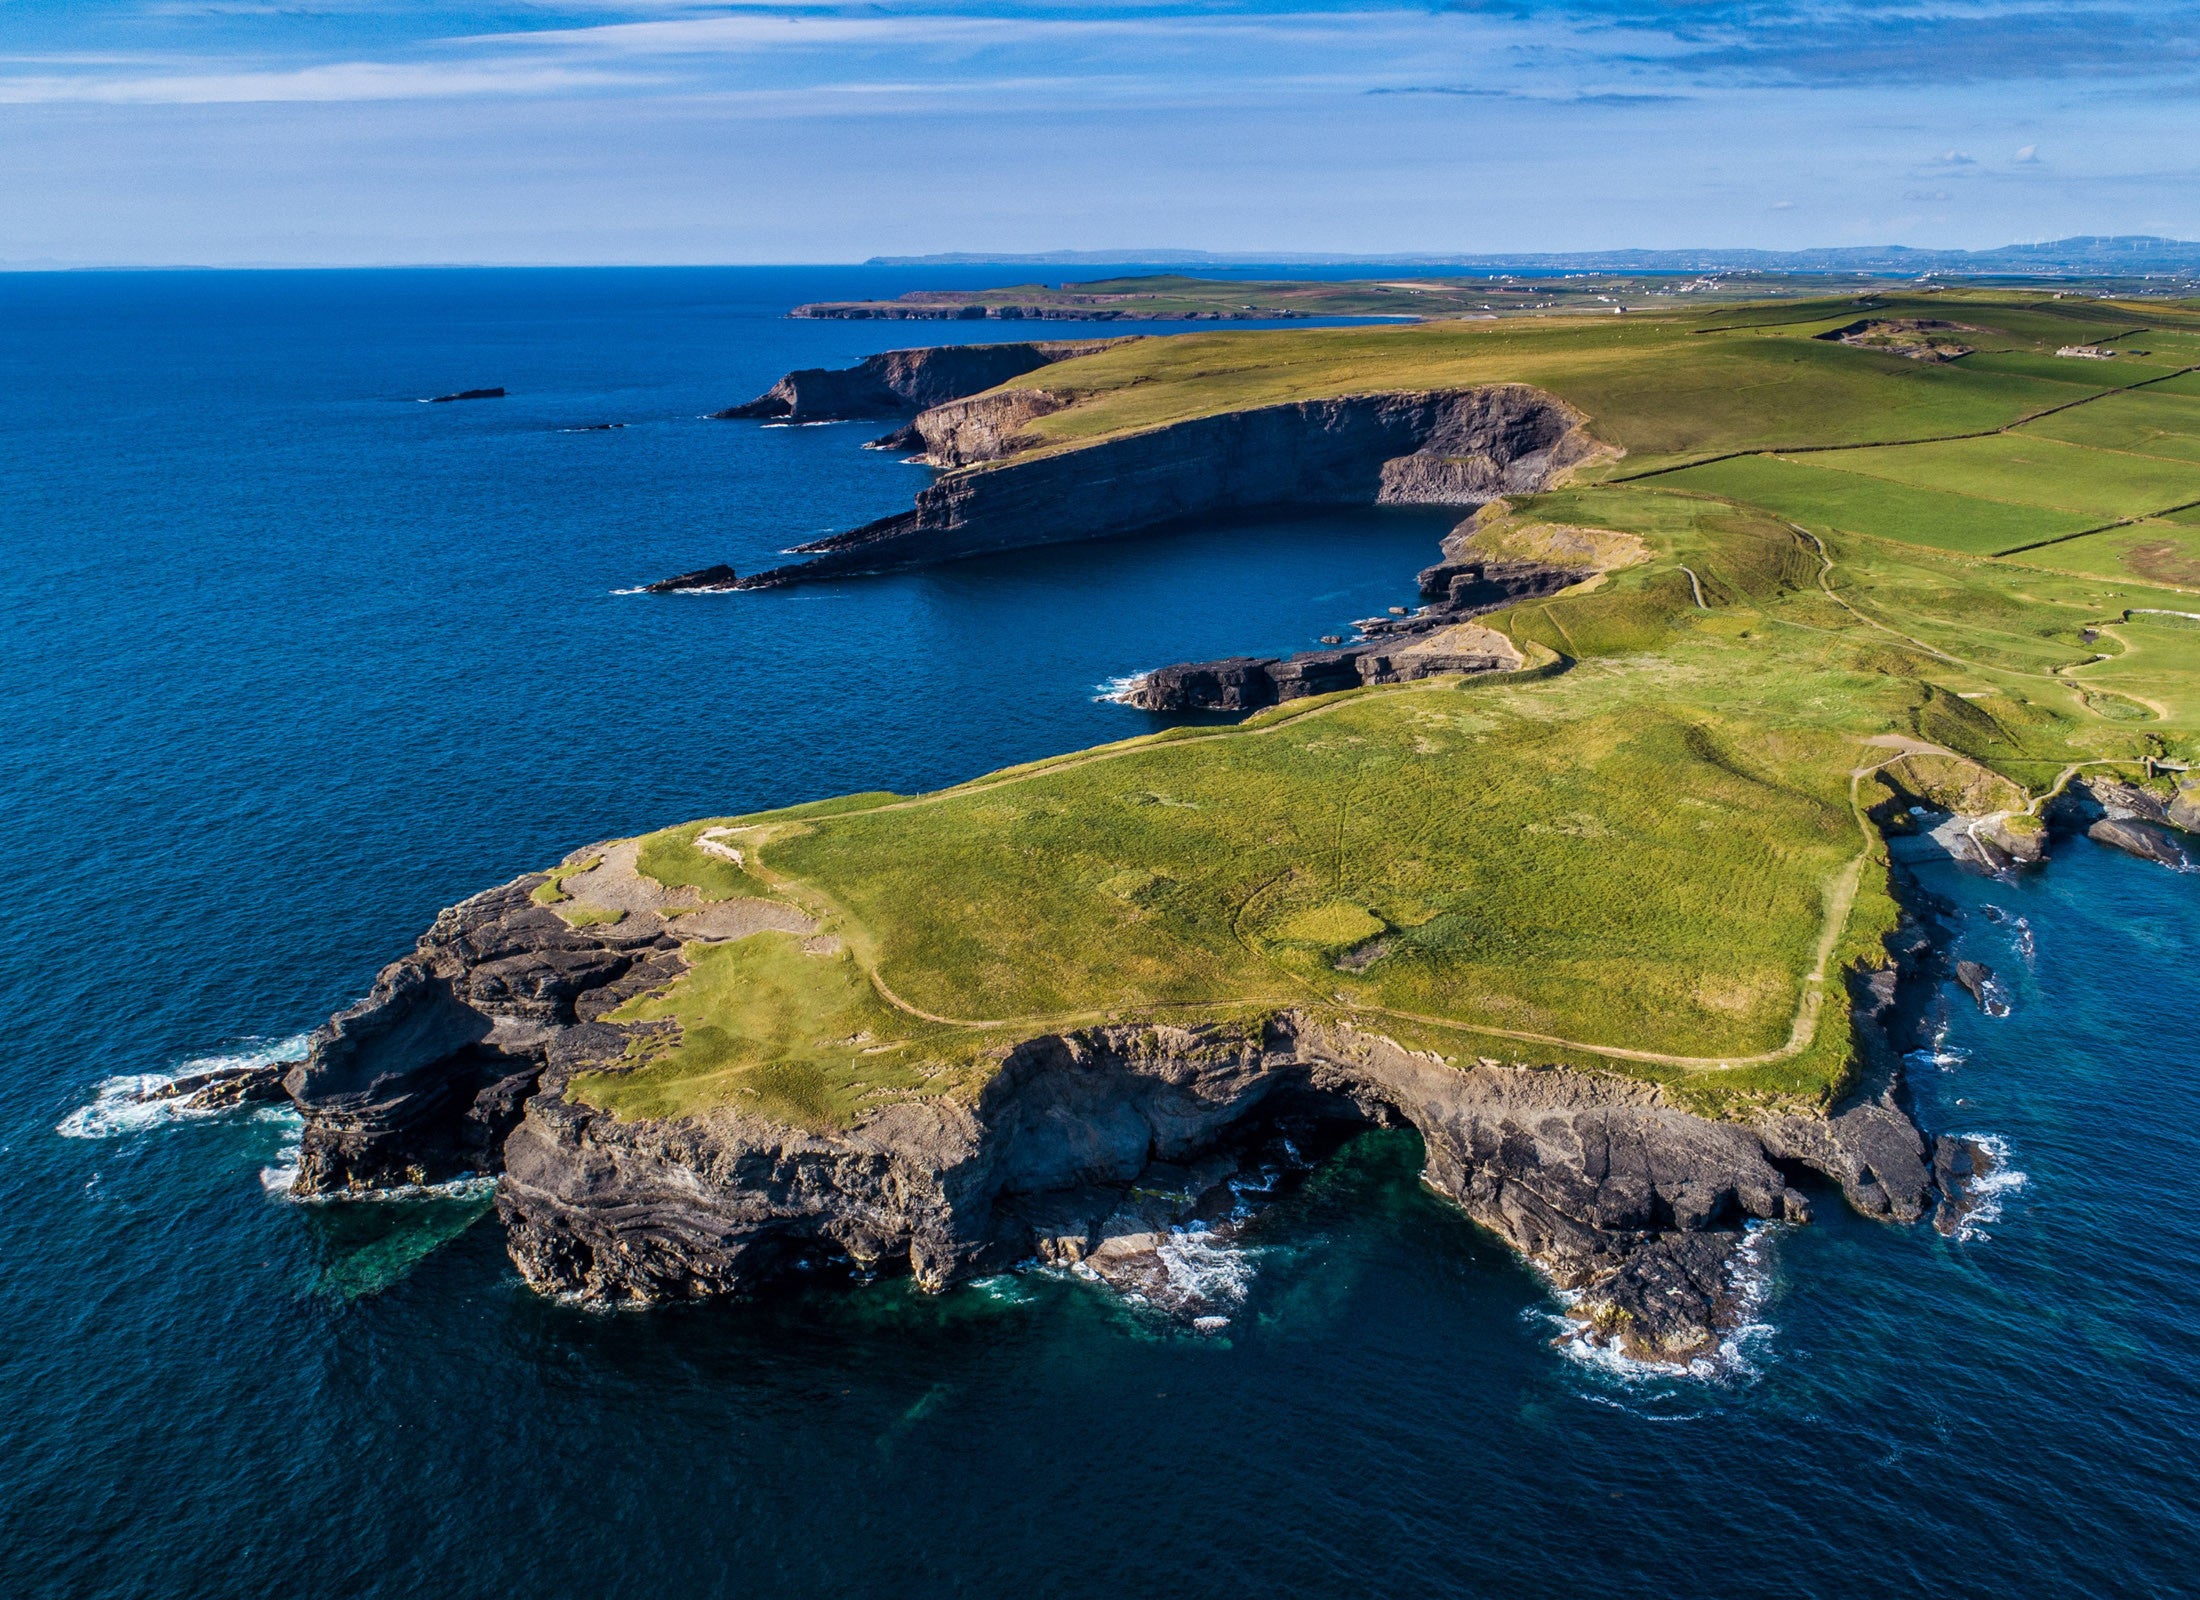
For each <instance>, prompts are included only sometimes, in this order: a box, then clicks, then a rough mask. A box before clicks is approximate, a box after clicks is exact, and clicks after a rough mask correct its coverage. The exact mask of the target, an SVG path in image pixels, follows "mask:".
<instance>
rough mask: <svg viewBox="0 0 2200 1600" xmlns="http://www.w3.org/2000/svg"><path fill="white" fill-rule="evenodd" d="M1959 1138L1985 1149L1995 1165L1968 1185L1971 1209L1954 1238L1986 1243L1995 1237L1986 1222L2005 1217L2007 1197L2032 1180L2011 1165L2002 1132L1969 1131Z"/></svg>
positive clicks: (1966, 1190) (1966, 1195)
mask: <svg viewBox="0 0 2200 1600" xmlns="http://www.w3.org/2000/svg"><path fill="white" fill-rule="evenodd" d="M1959 1137H1961V1138H1963V1139H1967V1140H1969V1141H1970V1142H1971V1143H1972V1144H1974V1145H1976V1146H1978V1148H1979V1149H1981V1150H1983V1151H1985V1152H1986V1154H1987V1155H1988V1156H1989V1157H1990V1158H1991V1159H1992V1160H1993V1163H1994V1164H1993V1167H1992V1168H1991V1169H1990V1170H1989V1171H1987V1172H1986V1173H1985V1174H1984V1175H1983V1176H1980V1177H1977V1178H1973V1179H1972V1180H1971V1181H1970V1183H1969V1185H1967V1186H1966V1188H1965V1191H1964V1199H1965V1201H1966V1202H1967V1205H1968V1209H1967V1210H1966V1211H1965V1212H1964V1215H1963V1221H1962V1222H1961V1223H1959V1224H1958V1225H1957V1227H1956V1230H1955V1232H1954V1233H1953V1234H1952V1235H1951V1237H1952V1238H1954V1239H1955V1240H1956V1241H1957V1242H1958V1243H1961V1244H1983V1243H1985V1242H1986V1241H1987V1240H1989V1239H1991V1238H1993V1235H1992V1234H1990V1233H1988V1232H1987V1231H1986V1224H1988V1223H1990V1222H1999V1221H2000V1220H2001V1203H2002V1200H2003V1198H2004V1197H2005V1196H2008V1195H2012V1194H2015V1193H2016V1192H2017V1191H2018V1190H2019V1189H2021V1188H2023V1187H2024V1186H2025V1184H2026V1183H2027V1182H2028V1181H2029V1179H2028V1178H2027V1177H2026V1175H2025V1174H2024V1173H2022V1172H2020V1171H2018V1170H2017V1168H2016V1167H2014V1166H2012V1165H2011V1164H2010V1161H2009V1141H2008V1140H2007V1139H2004V1138H2003V1137H2002V1136H2001V1135H2000V1134H1998V1133H1966V1134H1962V1135H1959Z"/></svg>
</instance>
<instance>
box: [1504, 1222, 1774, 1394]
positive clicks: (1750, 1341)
mask: <svg viewBox="0 0 2200 1600" xmlns="http://www.w3.org/2000/svg"><path fill="white" fill-rule="evenodd" d="M1783 1226H1785V1225H1784V1224H1781V1223H1775V1222H1750V1223H1746V1224H1744V1226H1743V1229H1742V1243H1741V1247H1740V1248H1739V1249H1737V1250H1736V1251H1735V1252H1734V1254H1733V1256H1732V1257H1731V1258H1730V1259H1729V1261H1728V1262H1727V1287H1728V1289H1729V1291H1730V1292H1731V1293H1732V1295H1733V1297H1734V1312H1735V1320H1734V1322H1733V1323H1732V1325H1731V1326H1729V1327H1728V1328H1727V1329H1726V1330H1725V1332H1724V1333H1722V1334H1721V1335H1720V1338H1719V1342H1718V1344H1717V1345H1716V1346H1715V1347H1714V1348H1713V1349H1712V1351H1711V1352H1710V1354H1708V1355H1700V1356H1697V1357H1696V1358H1695V1359H1693V1360H1691V1361H1689V1362H1688V1363H1686V1364H1685V1365H1677V1364H1675V1363H1672V1362H1665V1361H1641V1360H1637V1359H1636V1358H1635V1357H1633V1356H1630V1355H1627V1354H1625V1353H1624V1352H1622V1351H1619V1350H1616V1349H1614V1348H1612V1347H1611V1346H1610V1345H1605V1344H1599V1343H1597V1342H1596V1341H1595V1340H1594V1339H1592V1338H1590V1337H1589V1330H1588V1326H1587V1325H1586V1324H1585V1323H1583V1322H1582V1321H1580V1320H1579V1319H1578V1318H1576V1317H1573V1316H1571V1315H1569V1314H1568V1311H1569V1310H1570V1309H1571V1308H1572V1307H1573V1306H1574V1305H1576V1304H1578V1303H1579V1302H1580V1300H1581V1294H1580V1292H1579V1291H1578V1290H1566V1289H1554V1290H1553V1291H1552V1294H1553V1296H1554V1297H1555V1298H1556V1299H1557V1300H1558V1302H1559V1304H1560V1305H1561V1306H1562V1307H1565V1308H1568V1310H1561V1311H1551V1310H1549V1309H1547V1308H1540V1307H1531V1308H1530V1309H1529V1311H1528V1312H1527V1313H1526V1315H1527V1316H1528V1318H1529V1319H1530V1320H1531V1321H1536V1322H1541V1323H1543V1324H1544V1325H1545V1326H1549V1327H1555V1328H1556V1329H1557V1330H1558V1332H1557V1337H1556V1338H1554V1339H1553V1340H1552V1341H1551V1343H1552V1347H1553V1348H1554V1349H1556V1350H1557V1351H1558V1352H1559V1353H1560V1354H1561V1355H1563V1356H1565V1357H1566V1359H1567V1360H1569V1361H1571V1362H1573V1363H1575V1364H1576V1365H1577V1366H1580V1367H1582V1368H1583V1369H1585V1370H1587V1371H1589V1372H1592V1373H1594V1374H1595V1375H1596V1376H1598V1377H1599V1378H1604V1379H1610V1380H1612V1381H1614V1382H1616V1383H1618V1384H1619V1385H1620V1386H1621V1387H1622V1389H1623V1391H1629V1392H1634V1391H1642V1390H1645V1389H1648V1388H1651V1387H1653V1386H1656V1385H1660V1384H1665V1385H1670V1384H1672V1383H1673V1382H1675V1381H1676V1380H1683V1379H1685V1380H1687V1381H1689V1382H1691V1383H1697V1384H1703V1383H1754V1382H1755V1381H1756V1380H1757V1379H1758V1378H1759V1377H1761V1376H1763V1373H1764V1361H1765V1359H1766V1357H1767V1355H1768V1353H1769V1351H1768V1347H1769V1345H1770V1344H1771V1341H1772V1335H1773V1333H1774V1328H1773V1325H1772V1323H1771V1322H1770V1321H1768V1320H1767V1319H1766V1317H1765V1314H1764V1313H1765V1307H1766V1305H1767V1304H1768V1303H1769V1302H1770V1300H1771V1298H1772V1262H1771V1243H1772V1239H1773V1236H1774V1235H1775V1233H1776V1232H1778V1231H1779V1230H1780V1229H1781V1228H1782V1227H1783Z"/></svg>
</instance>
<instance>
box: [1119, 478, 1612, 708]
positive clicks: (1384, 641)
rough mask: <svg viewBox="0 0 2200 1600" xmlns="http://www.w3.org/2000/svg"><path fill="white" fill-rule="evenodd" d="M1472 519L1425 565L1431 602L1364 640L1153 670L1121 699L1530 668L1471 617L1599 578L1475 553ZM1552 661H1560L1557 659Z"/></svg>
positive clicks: (1296, 690) (1184, 698) (1250, 700)
mask: <svg viewBox="0 0 2200 1600" xmlns="http://www.w3.org/2000/svg"><path fill="white" fill-rule="evenodd" d="M1472 531H1473V525H1472V523H1471V522H1469V523H1462V524H1461V525H1460V526H1459V527H1457V528H1454V529H1453V530H1452V532H1451V533H1450V535H1449V536H1447V538H1446V539H1445V554H1446V559H1445V560H1443V561H1441V562H1439V563H1437V564H1436V565H1435V566H1432V567H1425V568H1423V569H1422V571H1421V573H1420V576H1419V583H1420V591H1421V597H1422V599H1423V600H1424V601H1426V602H1427V603H1426V604H1425V605H1423V606H1421V607H1420V609H1418V610H1417V611H1414V612H1412V613H1411V614H1409V615H1405V616H1390V617H1369V618H1365V619H1364V620H1362V621H1360V622H1358V623H1356V624H1354V626H1355V627H1356V628H1357V630H1358V632H1359V635H1360V637H1359V638H1358V639H1357V640H1356V641H1354V642H1353V643H1350V644H1344V643H1342V642H1341V641H1340V643H1339V645H1338V646H1337V647H1333V648H1329V649H1323V650H1301V651H1299V652H1297V653H1296V654H1293V655H1289V656H1229V657H1225V658H1223V659H1221V660H1217V661H1190V662H1184V663H1181V664H1179V665H1176V666H1169V667H1156V668H1155V669H1153V670H1152V671H1151V672H1145V673H1141V674H1139V675H1138V676H1137V677H1136V678H1134V679H1133V680H1132V681H1131V682H1130V684H1129V686H1128V687H1126V688H1125V689H1124V690H1123V691H1122V693H1121V694H1120V695H1118V696H1117V697H1116V698H1118V699H1120V700H1121V701H1122V702H1123V703H1124V704H1125V705H1131V706H1136V707H1138V708H1139V709H1140V710H1142V711H1160V712H1183V711H1253V710H1257V709H1259V708H1260V707H1262V706H1272V705H1280V704H1282V703H1283V702H1285V701H1287V700H1298V699H1303V698H1306V697H1307V696H1310V695H1318V694H1334V693H1336V692H1337V691H1338V690H1341V689H1358V688H1362V687H1365V686H1367V685H1369V684H1378V683H1414V682H1418V681H1419V680H1421V679H1423V678H1432V677H1436V676H1439V675H1441V674H1446V673H1486V672H1519V671H1521V670H1522V669H1524V668H1526V667H1527V666H1528V660H1527V658H1526V656H1525V655H1523V654H1522V652H1521V651H1520V649H1519V648H1518V647H1517V646H1515V645H1514V644H1513V642H1512V641H1511V640H1510V639H1508V638H1506V637H1505V636H1504V635H1503V634H1501V633H1498V632H1496V631H1495V630H1494V629H1490V628H1478V627H1474V626H1472V623H1471V619H1472V618H1474V617H1478V616H1481V615H1483V614H1484V613H1485V612H1490V611H1496V610H1499V609H1501V608H1503V607H1505V606H1508V605H1511V604H1513V603H1514V602H1515V601H1519V600H1528V599H1535V598H1538V597H1540V596H1543V595H1549V594H1556V593H1558V591H1560V590H1561V589H1565V588H1568V587H1570V586H1571V585H1573V584H1576V583H1579V582H1581V581H1582V580H1583V579H1585V578H1588V577H1591V576H1593V575H1594V569H1593V568H1582V567H1568V566H1557V565H1552V564H1548V563H1543V562H1533V561H1497V560H1485V559H1480V558H1476V557H1472V556H1469V555H1468V554H1467V553H1466V545H1465V541H1466V539H1467V538H1469V537H1470V536H1471V534H1472ZM1553 664H1554V665H1555V663H1553Z"/></svg>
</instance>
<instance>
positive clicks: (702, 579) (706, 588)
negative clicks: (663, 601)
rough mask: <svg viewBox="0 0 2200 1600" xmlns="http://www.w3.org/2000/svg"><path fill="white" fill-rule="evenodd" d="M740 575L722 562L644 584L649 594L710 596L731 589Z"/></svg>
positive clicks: (737, 581)
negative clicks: (698, 594) (697, 594)
mask: <svg viewBox="0 0 2200 1600" xmlns="http://www.w3.org/2000/svg"><path fill="white" fill-rule="evenodd" d="M740 578H741V575H740V574H739V573H737V572H735V571H734V570H733V568H731V567H729V566H727V565H726V564H725V563H724V562H723V561H721V562H719V563H718V564H717V565H716V566H714V567H699V568H697V569H696V570H695V571H693V572H683V573H681V574H680V575H679V576H678V577H674V578H659V579H658V580H657V581H656V582H655V583H650V584H644V585H643V586H642V587H643V589H644V590H645V591H646V592H647V593H649V594H683V593H701V594H710V593H714V592H717V591H721V590H726V589H731V588H733V587H734V586H735V585H736V584H738V583H739V582H740Z"/></svg>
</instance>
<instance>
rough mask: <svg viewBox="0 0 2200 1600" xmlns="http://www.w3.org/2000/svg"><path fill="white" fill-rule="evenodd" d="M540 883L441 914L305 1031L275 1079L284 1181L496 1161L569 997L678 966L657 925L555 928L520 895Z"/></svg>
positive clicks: (451, 1168)
mask: <svg viewBox="0 0 2200 1600" xmlns="http://www.w3.org/2000/svg"><path fill="white" fill-rule="evenodd" d="M541 881H542V878H541V876H540V875H537V876H534V877H530V878H523V879H520V880H519V881H518V882H516V883H511V884H506V885H505V886H504V887H503V888H501V889H492V890H490V891H489V892H488V893H486V894H481V895H476V896H475V897H474V898H473V899H471V900H467V901H464V902H462V903H461V904H459V905H457V906H454V907H452V908H451V909H450V910H448V911H445V912H444V913H443V914H442V915H441V916H440V917H438V918H437V919H436V922H435V926H434V927H433V928H431V929H429V931H428V932H427V933H426V934H425V935H424V936H423V937H422V938H421V941H420V944H419V947H418V948H417V949H416V950H414V952H413V953H412V954H411V955H409V956H407V957H405V958H404V959H403V960H401V961H397V962H394V963H392V964H391V965H390V966H388V967H386V968H384V969H383V971H382V973H381V976H380V977H378V978H377V979H376V980H375V985H374V989H373V991H372V992H371V993H370V994H369V995H368V996H367V997H366V998H365V999H363V1000H361V1001H359V1002H358V1003H357V1004H356V1005H353V1006H351V1007H349V1008H347V1009H346V1010H343V1011H340V1012H338V1013H337V1014H336V1015H335V1016H333V1017H331V1018H330V1019H329V1020H328V1022H327V1023H326V1024H325V1025H323V1027H322V1028H321V1029H320V1031H319V1032H317V1033H316V1034H314V1036H313V1040H312V1043H311V1045H310V1046H309V1050H308V1054H307V1057H306V1059H305V1060H304V1061H303V1062H300V1063H298V1064H297V1065H295V1066H293V1067H291V1068H290V1070H289V1071H288V1073H286V1074H285V1076H284V1078H283V1088H284V1090H285V1092H287V1093H288V1094H289V1096H290V1098H291V1099H292V1100H294V1101H295V1102H296V1103H297V1105H298V1108H299V1109H300V1110H301V1111H303V1112H304V1113H305V1119H306V1126H305V1134H304V1140H303V1148H302V1150H301V1154H300V1159H299V1172H298V1180H297V1186H296V1188H297V1192H298V1193H300V1194H323V1193H330V1192H340V1191H343V1190H346V1189H365V1188H377V1187H383V1186H386V1185H390V1184H396V1183H425V1182H433V1181H436V1180H439V1179H442V1178H447V1177H450V1176H453V1175H454V1174H456V1173H460V1172H468V1171H472V1172H489V1171H494V1170H495V1169H496V1166H497V1163H498V1161H499V1159H500V1154H501V1150H502V1147H503V1143H504V1138H505V1135H506V1134H508V1133H509V1132H510V1131H511V1128H512V1125H513V1124H514V1123H515V1122H516V1121H517V1120H518V1117H519V1112H520V1106H521V1103H522V1101H523V1100H524V1099H525V1097H526V1095H527V1094H528V1093H529V1092H531V1091H532V1090H533V1088H534V1086H535V1083H536V1081H537V1079H538V1078H540V1076H541V1074H542V1070H543V1067H544V1064H545V1062H546V1060H547V1053H546V1052H547V1046H548V1042H549V1040H550V1039H552V1038H553V1037H555V1036H556V1035H557V1034H558V1033H559V1032H560V1031H561V1030H564V1029H569V1028H571V1027H572V1026H573V1025H574V1024H575V1023H577V1022H579V1021H580V1020H581V1018H580V1013H579V1010H578V1009H577V1006H578V1003H579V1002H580V1001H582V1000H583V999H584V998H586V997H589V996H592V995H597V994H601V993H603V992H605V991H606V990H608V989H613V988H616V986H617V983H618V981H619V980H620V979H622V978H625V977H627V976H628V975H629V974H633V973H636V972H638V971H646V972H647V973H648V974H650V976H649V977H648V980H647V981H648V982H649V983H662V982H664V981H665V980H666V979H667V978H669V977H671V976H672V975H673V974H674V973H676V972H677V971H678V970H679V966H678V955H677V945H676V942H675V941H674V940H673V939H672V938H671V937H670V936H669V935H667V934H663V933H661V932H660V933H658V934H655V935H653V936H651V937H649V938H646V939H639V940H635V939H630V940H628V941H626V942H625V943H623V944H621V943H618V942H616V935H617V933H618V930H617V929H616V928H610V929H599V930H591V931H590V932H588V933H582V932H577V931H575V930H573V929H571V928H568V927H567V926H566V925H565V923H564V921H563V920H562V919H560V918H559V917H558V916H557V914H556V913H554V912H552V911H550V910H549V909H547V908H546V907H542V906H537V905H535V904H534V903H533V901H532V900H531V899H530V898H529V893H530V891H531V890H533V889H534V887H535V886H536V885H537V884H539V883H540V882H541ZM668 958H669V959H668ZM645 986H646V984H645ZM610 1003H611V1004H614V1005H615V1004H617V1003H618V1002H617V1000H612V1001H611V1002H610Z"/></svg>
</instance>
